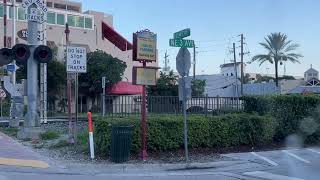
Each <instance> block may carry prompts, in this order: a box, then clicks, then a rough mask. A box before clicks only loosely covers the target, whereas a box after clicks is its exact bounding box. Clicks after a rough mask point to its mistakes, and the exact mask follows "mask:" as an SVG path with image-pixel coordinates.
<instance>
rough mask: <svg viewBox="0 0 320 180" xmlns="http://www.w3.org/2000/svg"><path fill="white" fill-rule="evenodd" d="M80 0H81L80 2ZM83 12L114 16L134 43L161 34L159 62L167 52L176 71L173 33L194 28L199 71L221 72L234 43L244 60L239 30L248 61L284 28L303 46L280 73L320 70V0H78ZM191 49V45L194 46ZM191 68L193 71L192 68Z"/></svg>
mask: <svg viewBox="0 0 320 180" xmlns="http://www.w3.org/2000/svg"><path fill="white" fill-rule="evenodd" d="M76 1H77V0H76ZM78 1H80V2H82V3H83V10H88V9H90V10H96V11H101V12H105V13H106V14H111V15H113V18H114V27H115V29H116V30H117V31H118V32H119V33H120V34H122V35H123V36H124V37H125V38H127V39H128V40H129V41H130V42H132V33H133V32H136V31H139V30H142V29H149V30H150V31H152V32H154V33H156V34H157V37H158V44H157V46H158V51H159V58H158V60H159V66H161V67H163V64H164V63H163V62H164V55H165V52H166V51H167V52H168V54H169V60H170V67H171V68H172V69H174V70H175V58H176V55H177V52H178V50H179V49H178V48H176V47H170V46H169V39H170V38H172V37H173V33H174V32H177V31H179V30H182V29H184V28H190V29H191V36H190V37H188V38H187V39H193V40H194V41H195V43H196V46H198V48H197V53H196V60H197V63H196V74H216V73H219V71H220V70H219V69H220V68H219V66H220V65H221V64H223V63H228V62H230V61H231V60H233V54H232V52H231V53H230V50H231V48H232V43H236V47H237V49H236V52H237V61H240V57H239V53H240V48H239V46H240V42H239V41H240V36H239V35H240V34H243V35H244V37H245V45H244V50H245V52H250V53H248V54H246V55H245V56H244V62H248V61H250V59H251V58H252V56H254V55H256V54H260V53H264V52H265V51H264V49H263V48H262V47H261V46H260V45H259V42H263V41H264V37H265V36H267V35H268V34H270V33H272V32H283V33H285V34H287V35H288V38H289V39H290V40H293V41H294V42H295V43H298V44H300V47H299V49H298V50H297V52H298V53H301V54H302V55H303V56H304V57H303V58H301V59H300V61H301V64H292V63H286V64H285V67H284V66H280V67H279V73H280V75H283V74H284V69H286V75H295V76H303V72H304V71H306V70H307V69H308V68H309V67H310V65H311V64H312V65H313V67H314V68H316V69H318V70H320V62H319V61H320V58H319V56H318V53H319V52H320V47H319V40H320V23H319V19H320V9H319V8H320V1H319V0H78ZM190 51H191V52H192V49H190ZM191 71H192V70H191ZM246 72H250V73H274V66H273V65H272V64H268V63H267V64H263V65H261V66H259V63H252V64H248V65H247V68H246Z"/></svg>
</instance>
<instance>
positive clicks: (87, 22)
mask: <svg viewBox="0 0 320 180" xmlns="http://www.w3.org/2000/svg"><path fill="white" fill-rule="evenodd" d="M85 28H88V29H92V18H87V17H86V18H85Z"/></svg>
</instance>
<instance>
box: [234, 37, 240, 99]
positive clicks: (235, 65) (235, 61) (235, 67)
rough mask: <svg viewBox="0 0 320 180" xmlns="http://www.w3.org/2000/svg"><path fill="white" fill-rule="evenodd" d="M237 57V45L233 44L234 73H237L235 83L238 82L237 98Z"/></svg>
mask: <svg viewBox="0 0 320 180" xmlns="http://www.w3.org/2000/svg"><path fill="white" fill-rule="evenodd" d="M236 58H237V56H236V43H233V61H234V73H235V82H236V96H237V97H238V96H239V94H238V93H239V90H238V72H237V59H236Z"/></svg>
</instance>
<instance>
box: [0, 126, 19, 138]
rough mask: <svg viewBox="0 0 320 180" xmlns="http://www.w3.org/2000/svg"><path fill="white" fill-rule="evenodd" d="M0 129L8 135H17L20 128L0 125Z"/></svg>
mask: <svg viewBox="0 0 320 180" xmlns="http://www.w3.org/2000/svg"><path fill="white" fill-rule="evenodd" d="M0 131H1V132H3V133H4V134H6V135H8V136H11V137H17V134H18V131H19V129H18V128H10V127H0Z"/></svg>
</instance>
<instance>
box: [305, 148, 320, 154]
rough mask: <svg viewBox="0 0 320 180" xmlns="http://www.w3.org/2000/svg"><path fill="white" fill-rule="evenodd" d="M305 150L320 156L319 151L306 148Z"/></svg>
mask: <svg viewBox="0 0 320 180" xmlns="http://www.w3.org/2000/svg"><path fill="white" fill-rule="evenodd" d="M307 150H309V151H311V152H314V153H317V154H320V151H317V150H314V149H310V148H308V149H307Z"/></svg>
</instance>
